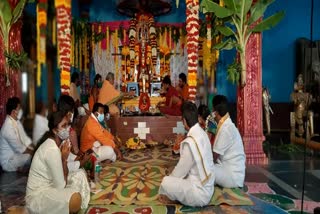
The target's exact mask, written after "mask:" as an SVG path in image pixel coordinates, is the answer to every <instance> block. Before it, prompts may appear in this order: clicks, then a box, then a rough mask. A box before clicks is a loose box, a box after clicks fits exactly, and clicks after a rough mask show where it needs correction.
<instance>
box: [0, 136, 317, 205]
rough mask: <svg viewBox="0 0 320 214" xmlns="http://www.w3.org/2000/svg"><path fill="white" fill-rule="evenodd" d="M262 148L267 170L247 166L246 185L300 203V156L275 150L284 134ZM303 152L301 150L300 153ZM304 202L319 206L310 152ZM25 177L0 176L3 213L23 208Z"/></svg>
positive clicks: (314, 169) (9, 174)
mask: <svg viewBox="0 0 320 214" xmlns="http://www.w3.org/2000/svg"><path fill="white" fill-rule="evenodd" d="M267 140H269V144H267V146H266V147H265V151H266V153H267V154H268V155H269V164H268V165H266V166H247V170H246V182H256V183H267V184H268V186H269V187H270V188H271V189H272V190H274V191H275V192H276V193H277V194H281V195H285V196H288V197H289V198H292V199H301V197H302V194H301V192H302V180H303V165H304V161H303V159H304V158H303V152H291V153H289V152H283V151H282V152H280V151H279V150H278V149H277V148H279V145H281V144H282V143H283V142H288V141H287V140H288V138H287V133H281V134H279V133H278V134H274V135H272V136H270V137H268V138H267ZM302 151H303V149H302ZM305 166H306V174H305V191H304V199H305V200H311V201H315V202H318V203H319V206H320V194H319V193H320V155H319V153H318V152H317V153H314V154H313V155H312V156H311V155H310V151H308V152H307V156H306V165H305ZM26 182H27V175H26V174H21V173H4V172H1V174H0V199H1V202H2V210H3V211H4V210H6V209H7V208H8V207H10V206H12V205H21V204H23V203H24V202H23V198H24V194H25V186H26Z"/></svg>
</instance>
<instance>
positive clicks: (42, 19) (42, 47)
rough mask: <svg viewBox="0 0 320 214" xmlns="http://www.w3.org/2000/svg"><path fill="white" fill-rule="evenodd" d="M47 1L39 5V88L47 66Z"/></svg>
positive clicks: (41, 1) (39, 2) (42, 1)
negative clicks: (43, 71)
mask: <svg viewBox="0 0 320 214" xmlns="http://www.w3.org/2000/svg"><path fill="white" fill-rule="evenodd" d="M47 9H48V2H47V0H39V1H38V4H37V86H38V87H40V86H41V74H42V70H43V69H45V68H44V67H45V66H46V27H47Z"/></svg>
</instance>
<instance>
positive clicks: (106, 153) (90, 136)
mask: <svg viewBox="0 0 320 214" xmlns="http://www.w3.org/2000/svg"><path fill="white" fill-rule="evenodd" d="M104 120H105V116H104V106H103V105H102V104H101V103H95V104H94V105H93V109H92V113H91V115H90V117H89V118H88V120H87V121H86V124H85V125H84V127H83V129H82V132H81V137H80V149H81V151H82V152H84V153H86V152H87V151H88V150H90V149H92V150H93V151H94V152H95V153H96V154H98V156H99V157H98V160H99V161H104V160H111V161H113V162H114V161H115V160H116V159H122V154H121V152H120V150H119V148H118V147H117V145H116V144H115V141H116V139H115V137H114V136H113V135H112V134H111V133H110V132H109V131H108V130H107V129H105V128H104V127H103V126H102V125H101V124H100V123H101V122H104Z"/></svg>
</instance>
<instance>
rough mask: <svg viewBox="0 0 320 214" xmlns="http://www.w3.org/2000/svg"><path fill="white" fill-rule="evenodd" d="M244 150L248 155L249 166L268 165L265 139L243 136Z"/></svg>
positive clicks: (262, 137) (247, 162)
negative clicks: (264, 144)
mask: <svg viewBox="0 0 320 214" xmlns="http://www.w3.org/2000/svg"><path fill="white" fill-rule="evenodd" d="M242 140H243V144H244V150H245V153H246V164H247V165H266V164H268V162H269V161H268V157H267V156H266V154H265V153H264V152H263V145H262V143H263V141H264V140H265V137H264V136H263V135H262V136H261V135H260V136H249V135H247V136H243V137H242Z"/></svg>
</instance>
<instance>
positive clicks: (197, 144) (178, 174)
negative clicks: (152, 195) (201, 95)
mask: <svg viewBox="0 0 320 214" xmlns="http://www.w3.org/2000/svg"><path fill="white" fill-rule="evenodd" d="M182 118H183V124H184V126H185V128H186V129H187V130H188V134H187V137H186V138H185V139H184V140H183V141H182V143H181V146H180V159H179V162H178V164H177V165H176V166H175V168H174V170H173V171H172V173H171V174H170V175H169V176H165V177H164V178H163V180H162V182H161V185H160V188H159V194H160V195H159V200H160V201H161V202H163V203H171V202H172V201H179V202H180V203H182V204H184V205H188V206H205V205H207V204H208V203H209V202H210V200H211V197H212V195H213V192H214V164H213V157H212V152H211V144H210V140H209V138H208V135H207V134H206V133H205V131H204V130H203V129H202V128H201V127H200V125H199V124H198V111H197V107H196V105H195V104H193V103H191V102H185V103H184V104H183V105H182Z"/></svg>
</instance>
